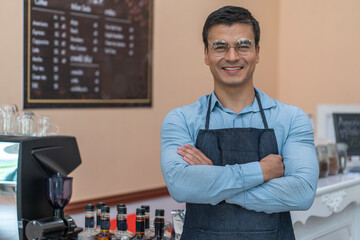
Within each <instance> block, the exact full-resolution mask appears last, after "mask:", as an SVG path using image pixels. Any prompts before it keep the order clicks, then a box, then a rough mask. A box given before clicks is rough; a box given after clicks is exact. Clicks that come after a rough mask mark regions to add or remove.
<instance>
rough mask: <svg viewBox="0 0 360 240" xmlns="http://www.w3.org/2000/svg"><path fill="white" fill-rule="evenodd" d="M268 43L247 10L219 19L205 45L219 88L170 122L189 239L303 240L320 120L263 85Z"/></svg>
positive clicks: (172, 183) (169, 171) (174, 189)
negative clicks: (295, 213)
mask: <svg viewBox="0 0 360 240" xmlns="http://www.w3.org/2000/svg"><path fill="white" fill-rule="evenodd" d="M259 40H260V28H259V24H258V22H257V21H256V19H255V18H253V16H252V15H251V13H250V12H249V11H248V10H246V9H244V8H240V7H233V6H226V7H223V8H220V9H218V10H216V11H215V12H213V13H211V14H210V15H209V17H208V18H207V20H206V22H205V25H204V28H203V41H204V44H205V48H204V54H205V63H206V64H207V65H208V66H209V68H210V71H211V73H212V75H213V78H214V91H213V92H212V93H211V94H210V95H206V96H203V97H201V98H200V99H199V100H198V101H197V102H195V103H194V104H192V105H189V106H184V107H180V108H178V109H175V110H173V111H171V112H170V113H169V114H168V115H167V116H166V118H165V119H164V122H163V125H162V132H161V138H162V139H161V144H162V145H161V167H162V172H163V175H164V178H165V181H166V184H167V187H168V189H169V192H170V194H171V196H172V197H173V198H174V199H175V200H177V201H179V202H186V203H187V204H186V216H185V222H184V229H183V234H182V238H181V239H185V240H187V239H196V240H199V239H206V240H207V239H221V240H227V239H251V240H260V239H264V240H265V239H266V240H272V239H284V240H290V239H295V237H294V233H293V228H292V222H291V218H290V213H289V211H291V210H306V209H308V208H309V207H310V206H311V205H312V202H313V200H314V197H315V192H316V186H317V180H318V174H319V169H318V163H317V158H316V153H315V147H314V139H313V131H312V127H311V123H310V121H309V119H308V118H307V115H306V114H305V113H304V112H303V111H301V110H300V109H299V108H297V107H294V106H290V105H287V104H284V103H281V102H279V101H277V100H275V99H271V98H270V97H268V96H267V95H266V94H265V93H263V92H262V91H260V90H259V89H256V88H254V83H253V74H254V71H255V66H256V64H257V63H258V62H259V51H260V46H259Z"/></svg>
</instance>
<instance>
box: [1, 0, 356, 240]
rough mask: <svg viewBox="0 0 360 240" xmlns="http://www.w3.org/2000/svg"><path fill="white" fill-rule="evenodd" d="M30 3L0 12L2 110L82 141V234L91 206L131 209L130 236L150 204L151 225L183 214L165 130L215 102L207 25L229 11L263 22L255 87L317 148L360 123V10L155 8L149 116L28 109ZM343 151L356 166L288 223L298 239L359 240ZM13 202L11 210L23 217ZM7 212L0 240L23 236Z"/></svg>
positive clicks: (332, 178) (299, 5)
mask: <svg viewBox="0 0 360 240" xmlns="http://www.w3.org/2000/svg"><path fill="white" fill-rule="evenodd" d="M24 2H28V1H23V0H17V1H4V0H2V1H0V32H1V34H0V36H1V37H0V89H1V94H0V104H3V105H2V106H4V105H5V104H15V105H17V107H18V111H19V112H20V113H22V112H25V111H32V112H33V113H35V114H36V115H39V116H40V115H43V116H49V117H51V120H52V122H53V124H56V125H57V126H58V129H56V126H53V128H54V129H53V131H55V133H56V135H58V136H71V137H74V139H76V143H75V144H77V147H78V150H79V154H80V156H81V164H79V165H78V166H73V169H72V170H73V171H68V173H69V174H68V177H72V178H73V180H72V195H71V199H70V201H69V203H68V204H67V206H66V207H65V215H71V216H72V217H73V219H74V221H75V222H76V225H77V226H78V227H82V228H84V224H85V220H84V216H85V215H84V213H85V205H86V204H94V205H95V206H96V203H98V202H105V203H106V205H108V206H110V219H112V220H113V219H115V218H116V214H117V213H116V205H117V204H119V203H124V204H126V206H127V214H128V222H129V223H128V225H129V230H134V223H131V222H130V221H134V215H135V212H136V209H137V208H139V207H140V206H141V205H149V206H150V218H154V217H155V209H158V208H161V209H164V210H165V221H166V222H168V224H169V226H170V227H171V225H172V222H173V217H174V216H173V215H172V212H175V211H173V210H181V209H184V208H185V204H184V203H177V202H176V201H175V200H173V199H172V198H171V197H170V195H169V193H168V191H167V188H166V185H165V181H164V178H163V176H162V172H161V168H160V154H161V152H160V132H161V125H162V121H163V119H164V117H165V116H166V114H167V113H168V112H169V111H171V110H172V109H175V108H177V107H180V106H183V105H188V104H191V103H193V102H195V101H197V100H198V98H199V97H200V96H202V95H205V94H209V93H211V92H212V90H213V80H212V75H211V73H210V71H209V69H208V66H207V65H205V63H204V46H203V42H202V36H201V32H202V26H203V24H204V21H205V19H206V17H207V16H208V14H209V13H210V12H212V11H214V10H216V9H218V8H220V7H222V6H225V5H235V6H241V7H245V8H247V9H249V10H250V11H251V12H252V13H253V14H254V16H255V17H256V18H257V20H258V21H259V23H260V27H261V39H260V62H259V63H258V64H257V66H256V71H255V75H254V84H255V87H257V88H259V89H261V90H262V91H264V92H265V93H266V94H268V95H269V96H270V97H272V98H275V99H278V100H279V101H281V102H285V103H287V104H291V105H295V106H298V107H300V108H301V109H302V110H303V111H304V112H305V113H307V114H308V116H309V118H310V120H311V122H312V124H313V129H314V137H315V143H316V145H317V146H331V145H332V144H336V142H337V140H336V133H335V127H334V120H333V113H344V114H345V113H350V114H353V116H355V118H356V114H360V79H359V76H360V67H359V64H360V45H359V44H358V43H359V42H360V30H359V29H360V28H359V26H358V24H359V23H360V15H359V12H360V1H358V0H347V1H339V0H319V1H313V0H302V1H288V0H271V1H269V0H255V1H254V0H241V1H239V0H210V1H209V0H197V1H193V0H181V1H176V0H153V1H152V3H153V4H152V15H151V31H152V34H151V41H150V42H151V54H150V63H151V64H150V67H151V71H150V72H151V86H150V90H151V104H150V106H149V105H148V106H118V107H86V106H85V107H76V108H73V107H71V106H70V107H48V108H36V107H34V108H31V107H30V108H24V107H23V97H24V43H23V41H24V36H23V35H24V27H25V26H24V11H25V10H24ZM29 2H30V1H29ZM31 2H33V1H31ZM114 4H115V3H114ZM135 47H136V46H135ZM135 67H136V66H135ZM357 121H360V120H359V118H357ZM357 128H358V129H359V125H358V127H357ZM359 137H360V136H359V135H358V136H357V139H359ZM344 149H345V150H343V151H345V153H343V154H346V155H349V156H347V157H345V158H344V159H346V162H347V165H346V166H344V167H345V169H344V170H343V171H342V172H340V173H339V171H338V170H337V171H336V172H335V173H332V175H329V172H327V173H326V174H324V175H322V176H320V177H321V178H320V179H319V185H318V190H317V193H316V197H315V201H314V203H313V206H312V207H311V208H310V209H309V210H307V211H300V212H291V216H292V221H293V226H294V231H295V235H296V239H323V240H324V239H337V240H339V239H360V230H359V228H358V226H359V224H360V206H359V204H360V199H359V197H358V196H359V194H360V173H357V171H356V170H357V169H356V166H357V162H359V165H360V159H359V156H358V155H360V154H358V155H357V154H349V152H346V146H345V147H344ZM335 151H336V150H335ZM337 151H338V152H339V151H341V149H340V150H339V149H337ZM24 154H25V153H24ZM350 155H351V156H350ZM342 157H344V156H342ZM338 158H341V156H338ZM0 161H1V159H0ZM339 161H340V160H339ZM350 168H351V169H352V171H350ZM320 170H321V169H320ZM0 180H1V179H0ZM3 189H4V187H1V188H0V198H1V197H2V195H4V194H5V193H3V194H2V193H1V191H4V190H3ZM13 189H14V190H15V191H16V186H15V187H14V188H13ZM5 195H6V194H5ZM15 196H16V193H13V197H12V198H11V199H10V200H8V201H9V202H11V203H13V207H14V208H15V212H16V207H15V201H16V197H15ZM1 201H2V200H0V204H2V206H3V207H2V208H1V207H0V239H5V236H11V235H6V234H7V233H6V230H3V228H2V227H1V225H3V226H5V224H9V222H11V221H13V222H14V226H15V228H17V227H18V226H17V216H16V214H15V215H11V214H10V213H9V214H8V215H6V211H8V210H9V208H8V207H4V206H7V205H6V204H9V203H8V202H6V201H5V203H2V202H1ZM95 208H96V207H95ZM49 217H50V216H49ZM356 225H357V226H356ZM10 228H11V227H10ZM6 239H13V238H6ZM14 239H16V238H14ZM24 239H25V238H24Z"/></svg>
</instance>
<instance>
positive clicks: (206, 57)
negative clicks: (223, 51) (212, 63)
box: [204, 47, 209, 65]
mask: <svg viewBox="0 0 360 240" xmlns="http://www.w3.org/2000/svg"><path fill="white" fill-rule="evenodd" d="M208 51H209V50H208V49H207V47H204V60H205V64H206V65H209V59H208V58H209V56H208Z"/></svg>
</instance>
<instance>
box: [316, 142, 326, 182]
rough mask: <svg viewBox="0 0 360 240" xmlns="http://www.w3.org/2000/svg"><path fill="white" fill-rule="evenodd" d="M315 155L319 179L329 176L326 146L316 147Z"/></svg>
mask: <svg viewBox="0 0 360 240" xmlns="http://www.w3.org/2000/svg"><path fill="white" fill-rule="evenodd" d="M316 154H317V158H318V161H319V177H320V178H324V177H327V176H328V174H329V158H328V153H327V147H326V145H318V146H317V147H316Z"/></svg>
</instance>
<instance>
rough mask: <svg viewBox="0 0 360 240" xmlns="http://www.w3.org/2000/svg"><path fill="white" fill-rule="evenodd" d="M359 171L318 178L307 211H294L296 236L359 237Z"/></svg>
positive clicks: (348, 239) (309, 239)
mask: <svg viewBox="0 0 360 240" xmlns="http://www.w3.org/2000/svg"><path fill="white" fill-rule="evenodd" d="M359 203H360V174H357V173H356V174H355V173H347V174H341V175H336V176H330V177H327V178H322V179H319V183H318V189H317V192H316V198H315V200H314V203H313V205H312V207H311V208H310V209H309V210H307V211H293V212H291V218H292V221H293V226H294V231H295V236H296V239H297V240H313V239H317V240H360V206H359Z"/></svg>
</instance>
